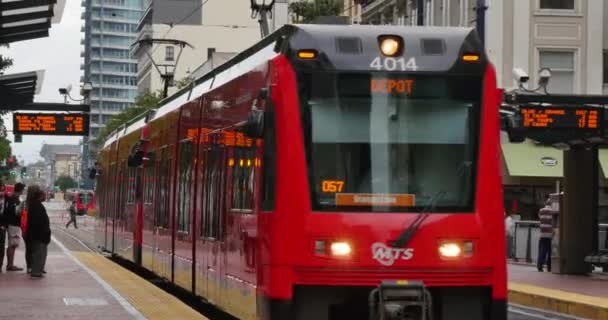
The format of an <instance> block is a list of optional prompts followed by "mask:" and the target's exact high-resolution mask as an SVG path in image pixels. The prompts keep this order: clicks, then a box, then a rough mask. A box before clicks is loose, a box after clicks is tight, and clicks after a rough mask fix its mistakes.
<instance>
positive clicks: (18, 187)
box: [0, 183, 25, 271]
mask: <svg viewBox="0 0 608 320" xmlns="http://www.w3.org/2000/svg"><path fill="white" fill-rule="evenodd" d="M24 189H25V185H24V184H23V183H17V184H15V191H14V192H13V194H12V195H11V196H10V197H6V200H5V202H4V214H3V216H4V224H5V227H6V232H7V235H8V248H7V249H6V259H7V264H6V271H21V270H23V268H20V267H17V266H15V250H17V247H19V243H20V242H21V227H20V226H21V211H19V210H18V209H17V208H18V207H19V205H20V204H21V199H19V197H21V195H22V194H23V190H24ZM2 250H4V247H3V248H2ZM0 267H1V265H0Z"/></svg>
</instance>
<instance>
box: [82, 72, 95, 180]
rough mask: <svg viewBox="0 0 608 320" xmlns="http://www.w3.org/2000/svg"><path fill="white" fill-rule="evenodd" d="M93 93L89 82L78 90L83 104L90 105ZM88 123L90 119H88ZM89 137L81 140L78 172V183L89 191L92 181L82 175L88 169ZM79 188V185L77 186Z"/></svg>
mask: <svg viewBox="0 0 608 320" xmlns="http://www.w3.org/2000/svg"><path fill="white" fill-rule="evenodd" d="M92 91H93V84H92V83H91V82H90V81H87V82H84V83H83V84H82V88H81V90H80V94H81V95H82V96H83V97H84V99H83V102H84V104H90V103H91V92H92ZM89 121H90V118H89ZM89 136H90V133H89V135H86V136H84V137H83V138H82V161H81V162H80V171H81V174H80V176H81V179H80V181H82V182H83V187H84V188H85V189H91V188H90V186H91V185H92V181H89V179H87V178H86V177H85V176H84V174H85V171H86V170H85V169H86V168H88V167H89V153H90V149H89ZM79 187H80V185H79Z"/></svg>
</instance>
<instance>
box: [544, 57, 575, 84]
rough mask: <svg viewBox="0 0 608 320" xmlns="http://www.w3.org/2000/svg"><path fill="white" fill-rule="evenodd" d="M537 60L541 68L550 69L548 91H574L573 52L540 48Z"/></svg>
mask: <svg viewBox="0 0 608 320" xmlns="http://www.w3.org/2000/svg"><path fill="white" fill-rule="evenodd" d="M539 62H540V63H539V64H540V67H541V68H549V69H551V80H550V81H549V85H548V86H547V91H548V92H549V93H574V71H575V69H574V52H572V51H542V50H541V51H540V52H539Z"/></svg>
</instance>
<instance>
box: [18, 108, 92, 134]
mask: <svg viewBox="0 0 608 320" xmlns="http://www.w3.org/2000/svg"><path fill="white" fill-rule="evenodd" d="M13 133H14V134H26V135H52V136H88V135H89V115H88V114H86V113H71V114H67V113H13Z"/></svg>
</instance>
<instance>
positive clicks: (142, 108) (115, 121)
mask: <svg viewBox="0 0 608 320" xmlns="http://www.w3.org/2000/svg"><path fill="white" fill-rule="evenodd" d="M160 100H161V99H160V93H159V92H157V93H154V94H144V95H141V96H139V97H137V98H136V99H135V105H134V106H133V107H130V108H127V109H125V110H123V111H122V112H121V113H119V114H117V115H115V116H113V117H112V119H110V121H109V122H108V123H107V124H106V126H105V127H104V128H103V129H101V131H99V134H98V135H97V137H96V138H95V139H94V140H92V141H91V143H92V144H93V145H94V146H95V147H99V146H102V145H103V143H104V142H105V141H106V139H107V138H108V136H109V135H110V134H111V133H112V132H113V131H114V130H116V129H117V128H119V127H120V126H122V125H124V124H125V123H127V122H128V121H130V120H132V119H133V118H135V117H137V116H139V115H141V114H142V113H144V112H146V111H149V110H153V109H156V108H158V106H159V103H160ZM93 156H94V154H93Z"/></svg>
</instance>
